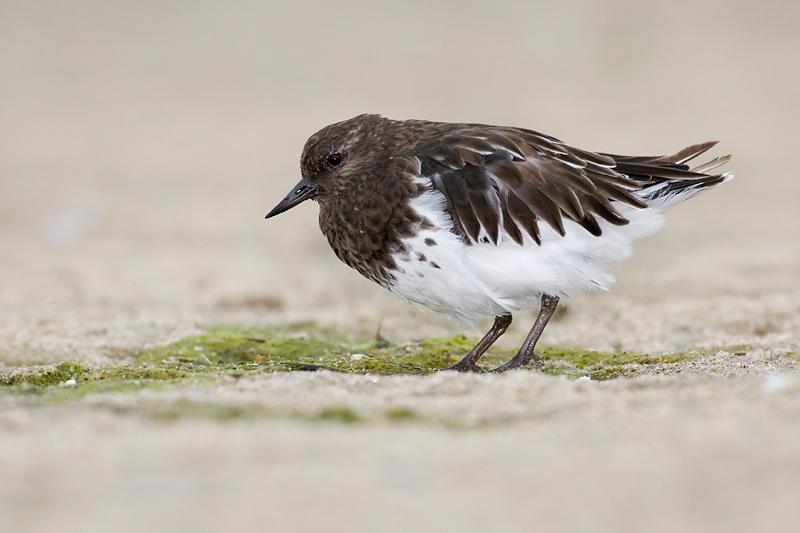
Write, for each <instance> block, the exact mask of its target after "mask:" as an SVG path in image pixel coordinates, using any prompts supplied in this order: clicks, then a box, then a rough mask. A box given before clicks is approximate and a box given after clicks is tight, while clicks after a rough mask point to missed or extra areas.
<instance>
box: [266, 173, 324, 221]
mask: <svg viewBox="0 0 800 533" xmlns="http://www.w3.org/2000/svg"><path fill="white" fill-rule="evenodd" d="M316 193H317V188H316V186H314V184H313V183H311V182H310V181H308V180H307V179H306V178H303V179H301V180H300V182H299V183H298V184H297V185H295V186H294V188H293V189H292V192H290V193H289V194H287V195H286V198H284V199H283V200H281V203H279V204H278V205H276V206H275V209H273V210H272V211H270V212H269V214H268V215H267V216H266V217H265V218H269V217H274V216H275V215H280V214H281V213H283V212H284V211H288V210H289V209H291V208H293V207H294V206H296V205H297V204H299V203H301V202H304V201H306V200H308V199H309V198H313V197H314V196H316Z"/></svg>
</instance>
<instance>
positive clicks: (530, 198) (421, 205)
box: [267, 115, 732, 372]
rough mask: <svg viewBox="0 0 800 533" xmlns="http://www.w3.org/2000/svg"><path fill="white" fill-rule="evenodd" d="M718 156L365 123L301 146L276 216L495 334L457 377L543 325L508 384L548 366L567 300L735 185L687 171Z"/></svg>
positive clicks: (410, 297) (409, 295)
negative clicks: (684, 206) (677, 209)
mask: <svg viewBox="0 0 800 533" xmlns="http://www.w3.org/2000/svg"><path fill="white" fill-rule="evenodd" d="M715 144H716V143H715V142H707V143H702V144H696V145H693V146H690V147H688V148H684V149H683V150H681V151H679V152H678V153H676V154H674V155H671V156H654V157H649V156H647V157H631V156H621V155H613V154H606V153H595V152H589V151H586V150H580V149H578V148H573V147H571V146H568V145H566V144H564V143H563V142H561V141H559V140H558V139H555V138H553V137H550V136H548V135H543V134H541V133H537V132H535V131H531V130H527V129H522V128H511V127H499V126H486V125H482V124H448V123H441V122H428V121H424V120H405V121H398V120H389V119H386V118H383V117H381V116H379V115H360V116H357V117H355V118H352V119H350V120H345V121H344V122H339V123H337V124H332V125H330V126H327V127H325V128H323V129H322V130H320V131H319V132H317V133H315V134H314V135H312V136H311V138H309V139H308V142H306V145H305V148H304V149H303V155H302V159H301V163H300V167H301V173H302V179H301V180H300V183H298V184H297V185H296V186H295V187H294V188H293V189H292V191H291V192H290V193H289V194H288V195H287V196H286V198H284V199H283V200H282V201H281V202H280V203H279V204H278V205H277V206H276V207H275V209H273V210H272V211H271V212H270V213H269V214H268V215H267V218H269V217H272V216H275V215H277V214H279V213H283V212H284V211H286V210H288V209H291V208H292V207H294V206H296V205H297V204H299V203H300V202H303V201H305V200H316V201H317V202H318V203H319V208H320V212H319V225H320V228H321V229H322V232H323V233H324V234H325V236H326V237H327V238H328V242H329V243H330V245H331V248H333V251H334V252H335V253H336V256H337V257H338V258H339V259H341V260H342V261H343V262H344V263H345V264H347V265H348V266H350V267H352V268H354V269H356V270H357V271H358V272H359V273H361V274H362V275H363V276H365V277H367V278H369V279H371V280H372V281H374V282H376V283H378V284H380V285H382V286H383V287H386V288H387V289H389V290H390V291H391V292H392V293H394V294H395V295H396V296H398V297H399V298H401V299H402V300H405V301H406V302H408V303H410V304H412V305H413V304H420V305H424V306H425V307H428V308H430V309H432V310H433V311H435V312H436V313H438V314H439V315H442V316H445V317H447V318H449V319H452V320H454V321H456V322H460V323H472V322H474V320H475V319H477V318H479V317H482V316H493V317H494V325H493V326H492V328H491V330H490V331H489V332H488V333H487V334H486V336H484V337H483V338H482V339H481V340H480V342H478V344H477V345H476V346H475V347H474V348H473V349H472V350H471V351H470V352H469V353H468V354H467V355H466V356H464V358H463V359H462V360H461V361H460V362H459V363H457V364H456V365H454V366H452V367H451V369H453V370H459V371H462V372H467V371H481V369H480V368H479V367H478V366H477V365H476V361H477V360H478V359H479V358H480V357H481V355H483V353H484V352H485V351H486V350H487V349H488V348H489V346H491V345H492V343H493V342H495V341H496V340H497V339H498V338H499V337H500V336H501V335H502V334H503V333H504V332H505V331H506V329H507V328H508V326H509V325H510V324H511V314H512V313H513V312H514V311H519V310H522V309H528V308H531V307H536V306H540V308H541V311H540V312H539V316H538V318H537V319H536V322H535V323H534V325H533V328H532V329H531V332H530V334H529V335H528V337H527V338H526V339H525V342H524V343H523V345H522V347H521V348H520V350H519V352H518V353H517V355H515V356H514V357H513V358H512V359H511V360H510V361H509V362H507V363H506V364H504V365H502V366H500V367H498V368H496V369H495V370H494V371H495V372H503V371H505V370H511V369H514V368H518V367H521V366H524V365H526V364H527V363H529V362H530V361H531V360H536V361H539V360H540V357H539V356H538V355H537V354H536V353H535V352H534V347H535V346H536V342H537V341H538V340H539V337H540V336H541V334H542V331H543V330H544V327H545V326H546V325H547V322H548V320H549V319H550V317H551V316H553V313H554V311H555V310H556V305H557V304H558V301H559V299H560V298H565V297H568V296H570V295H572V294H573V293H575V292H576V291H578V290H580V289H585V288H593V287H599V288H605V287H606V286H607V285H609V284H610V283H612V282H613V281H614V278H613V276H611V275H610V274H608V273H606V271H605V265H606V263H609V262H612V261H619V260H622V259H626V258H628V257H629V256H630V255H631V253H632V241H633V240H634V239H638V238H640V237H644V236H646V235H649V234H651V233H654V232H655V231H657V230H658V229H659V228H661V226H662V225H663V223H664V212H665V211H667V210H668V209H669V208H671V207H672V206H674V205H677V204H678V203H680V202H682V201H684V200H686V199H688V198H691V197H692V196H695V195H696V194H699V193H700V192H702V191H704V190H706V189H708V188H710V187H713V186H714V185H717V184H719V183H722V182H723V181H726V180H728V179H730V178H731V177H732V175H731V174H729V173H726V174H711V173H709V171H710V170H712V169H714V168H717V167H718V166H720V165H722V164H724V163H726V162H727V161H728V160H729V159H730V156H724V157H718V158H716V159H714V160H712V161H709V162H708V163H705V164H703V165H699V166H696V167H694V168H690V166H689V165H687V164H686V163H687V161H690V160H692V159H694V158H695V157H697V156H698V155H700V154H702V153H703V152H705V151H706V150H708V149H709V148H711V147H712V146H714V145H715Z"/></svg>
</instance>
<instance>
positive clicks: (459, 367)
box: [439, 363, 486, 374]
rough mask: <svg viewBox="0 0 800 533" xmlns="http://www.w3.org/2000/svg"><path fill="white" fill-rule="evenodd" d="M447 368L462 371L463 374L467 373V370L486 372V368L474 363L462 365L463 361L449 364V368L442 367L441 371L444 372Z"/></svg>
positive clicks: (479, 372) (478, 372)
mask: <svg viewBox="0 0 800 533" xmlns="http://www.w3.org/2000/svg"><path fill="white" fill-rule="evenodd" d="M445 370H450V371H455V372H461V373H463V374H466V373H467V372H475V373H477V374H483V373H484V372H486V371H485V370H484V369H482V368H481V367H479V366H478V365H476V364H474V363H473V364H472V365H462V364H461V363H456V364H454V365H453V366H449V367H447V368H440V369H439V372H444V371H445Z"/></svg>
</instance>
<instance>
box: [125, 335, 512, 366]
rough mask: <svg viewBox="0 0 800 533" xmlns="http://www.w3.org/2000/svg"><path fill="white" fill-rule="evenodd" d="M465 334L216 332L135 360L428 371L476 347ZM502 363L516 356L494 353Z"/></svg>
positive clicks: (144, 361) (152, 362) (142, 361)
mask: <svg viewBox="0 0 800 533" xmlns="http://www.w3.org/2000/svg"><path fill="white" fill-rule="evenodd" d="M473 344H474V342H473V341H472V340H468V339H467V338H466V337H462V336H457V337H449V338H432V339H424V340H422V341H419V342H411V343H406V344H402V345H393V344H390V343H388V342H387V341H386V340H385V339H377V340H375V341H369V342H349V343H348V342H337V341H334V340H326V339H322V338H318V337H313V336H311V335H309V334H307V333H305V332H302V331H301V332H289V331H264V330H261V331H245V332H241V331H233V330H215V331H211V332H209V333H207V334H204V335H196V336H193V337H188V338H186V339H182V340H180V341H178V342H175V343H172V344H170V345H167V346H162V347H159V348H155V349H153V350H150V351H147V352H144V353H142V354H140V355H139V356H138V357H137V358H136V361H135V363H136V364H139V365H141V364H146V363H150V364H161V363H185V364H193V365H201V366H202V365H222V364H241V363H256V364H258V365H260V369H261V371H262V372H291V371H316V370H329V371H334V372H346V373H350V374H379V375H392V374H428V373H431V372H434V371H436V370H439V369H441V368H445V367H448V366H450V365H453V364H455V363H456V362H458V360H459V359H460V358H461V357H463V355H464V354H466V353H467V352H468V351H469V350H470V349H471V348H472V346H473ZM493 355H494V359H496V360H497V361H498V362H499V361H500V360H501V358H502V357H504V356H505V357H511V355H513V354H507V353H502V352H498V351H496V350H493V351H491V353H490V355H487V357H489V358H491V357H492V356H493Z"/></svg>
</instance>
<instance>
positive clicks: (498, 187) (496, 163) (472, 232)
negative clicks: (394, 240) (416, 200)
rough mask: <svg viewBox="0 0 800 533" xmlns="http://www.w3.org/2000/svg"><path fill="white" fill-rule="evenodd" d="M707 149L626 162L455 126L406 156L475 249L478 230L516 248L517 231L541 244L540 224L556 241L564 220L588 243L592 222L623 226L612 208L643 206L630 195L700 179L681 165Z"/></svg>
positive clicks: (529, 136) (536, 136) (514, 133)
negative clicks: (512, 242)
mask: <svg viewBox="0 0 800 533" xmlns="http://www.w3.org/2000/svg"><path fill="white" fill-rule="evenodd" d="M714 144H716V143H705V144H700V145H695V146H690V147H689V148H686V149H684V150H681V151H680V152H678V153H677V154H675V155H673V156H669V157H660V156H659V157H628V156H618V155H612V154H600V153H593V152H588V151H584V150H580V149H577V148H572V147H570V146H567V145H566V144H564V143H562V142H561V141H559V140H558V139H555V138H553V137H549V136H547V135H542V134H540V133H537V132H534V131H530V130H524V129H517V128H497V127H491V126H480V125H463V126H460V127H458V128H454V129H453V130H451V131H449V132H447V133H446V134H444V135H439V136H437V138H436V139H435V140H432V141H430V142H426V143H421V144H420V145H419V146H418V147H417V148H416V150H415V151H414V155H415V156H416V157H417V158H418V159H419V161H420V167H421V171H420V173H421V175H422V176H425V177H427V178H429V179H430V180H431V182H432V183H433V186H434V188H435V189H436V190H438V191H440V192H441V193H442V194H443V195H444V196H445V198H446V199H447V209H448V211H449V213H450V214H451V215H452V217H453V221H454V223H455V228H454V230H455V231H456V232H457V233H458V234H459V235H461V236H462V237H463V238H464V239H465V240H466V241H467V242H473V243H474V242H478V240H479V238H481V230H483V232H484V233H485V238H488V239H489V240H490V241H491V242H492V243H495V244H496V243H497V242H498V236H499V232H500V227H501V225H502V228H503V229H504V230H505V231H506V232H507V233H508V235H509V236H510V237H511V238H512V239H514V240H515V241H516V242H518V243H520V244H521V243H522V233H521V231H525V232H527V233H528V234H529V235H530V236H531V237H532V238H533V239H534V240H535V241H536V242H537V243H540V244H541V234H540V231H539V227H540V224H541V223H542V222H544V223H546V224H548V225H550V226H551V227H552V228H553V229H554V230H556V231H557V232H558V233H560V234H561V235H564V233H565V228H564V218H565V217H566V218H568V219H571V220H574V221H575V222H577V223H579V224H580V225H581V226H583V227H584V228H586V230H587V231H589V232H590V233H592V234H593V235H600V234H601V233H602V232H601V229H600V226H599V224H598V222H597V217H600V218H602V219H605V220H607V221H609V222H611V223H612V224H617V225H624V224H627V223H628V220H627V219H625V218H624V217H623V216H622V215H621V214H620V213H619V211H618V210H617V209H616V208H615V207H614V204H613V203H612V202H621V203H624V204H627V205H631V206H634V207H639V208H642V207H645V206H646V205H647V204H646V201H645V200H644V199H643V198H642V197H641V196H639V195H636V194H635V192H636V191H638V190H641V189H642V188H645V187H648V186H651V185H655V184H659V183H661V182H663V181H670V182H672V181H683V180H696V179H697V178H703V177H706V176H707V175H706V174H703V173H700V172H693V171H692V170H690V169H689V167H688V166H687V165H685V164H684V163H685V162H686V161H688V160H690V159H692V158H693V157H696V156H697V155H699V154H701V153H703V152H705V151H706V150H708V149H709V148H710V147H711V146H713V145H714ZM715 162H716V160H715ZM722 162H725V161H722ZM719 164H721V163H719Z"/></svg>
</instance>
